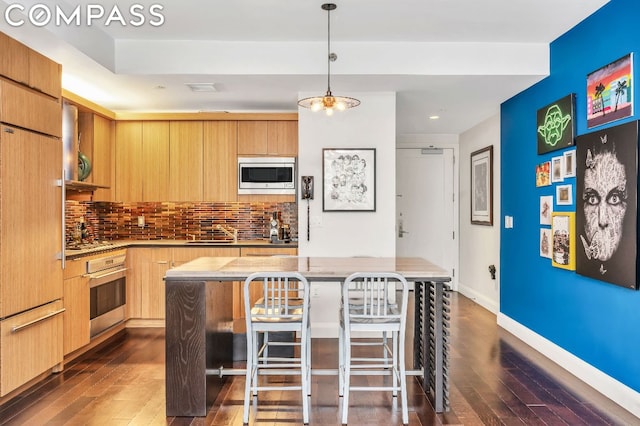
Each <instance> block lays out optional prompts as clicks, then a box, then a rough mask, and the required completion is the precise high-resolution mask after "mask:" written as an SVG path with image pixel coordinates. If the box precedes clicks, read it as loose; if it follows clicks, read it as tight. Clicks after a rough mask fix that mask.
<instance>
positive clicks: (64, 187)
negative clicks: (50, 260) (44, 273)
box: [60, 169, 67, 270]
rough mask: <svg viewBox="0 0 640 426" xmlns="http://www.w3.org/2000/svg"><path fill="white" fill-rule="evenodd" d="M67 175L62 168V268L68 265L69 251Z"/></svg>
mask: <svg viewBox="0 0 640 426" xmlns="http://www.w3.org/2000/svg"><path fill="white" fill-rule="evenodd" d="M66 175H67V171H66V170H65V169H62V179H60V192H62V250H61V252H60V260H61V263H62V264H61V266H62V270H64V268H65V267H66V266H67V259H66V257H67V253H65V246H66V244H65V241H64V240H65V239H66V237H67V236H66V232H65V231H66V229H65V227H66V224H65V220H64V219H65V217H64V216H65V211H66V209H65V203H66V201H67V183H66V182H65V180H64V179H65V176H66Z"/></svg>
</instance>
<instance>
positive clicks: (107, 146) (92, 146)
mask: <svg viewBox="0 0 640 426" xmlns="http://www.w3.org/2000/svg"><path fill="white" fill-rule="evenodd" d="M78 132H79V134H80V152H82V153H83V154H84V155H86V156H87V157H88V158H89V160H90V161H91V173H90V174H89V176H88V177H87V178H86V179H85V182H87V183H92V184H95V185H99V186H106V187H107V188H100V189H97V190H95V191H94V192H93V198H92V199H93V201H112V200H113V197H114V195H113V193H114V192H115V191H114V189H113V187H114V186H115V182H114V181H113V173H112V169H113V157H114V151H115V148H114V138H115V135H114V133H115V123H114V122H113V121H112V120H109V119H108V118H104V117H102V116H100V115H97V114H94V113H92V112H81V113H79V114H78Z"/></svg>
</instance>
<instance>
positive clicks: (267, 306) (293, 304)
mask: <svg viewBox="0 0 640 426" xmlns="http://www.w3.org/2000/svg"><path fill="white" fill-rule="evenodd" d="M256 281H257V282H260V283H261V287H262V289H261V299H260V301H259V303H257V304H255V305H254V306H253V307H252V306H251V304H250V300H249V297H250V296H249V286H250V285H251V283H252V282H256ZM244 287H245V289H244V306H245V315H246V318H247V320H248V321H267V322H297V321H302V320H303V319H305V320H306V317H307V315H306V311H307V310H308V306H309V283H308V282H307V280H306V278H304V277H303V276H302V275H301V274H299V273H297V272H289V273H284V272H275V273H269V272H259V273H254V274H252V275H250V276H249V277H247V279H246V280H245V285H244ZM301 302H302V303H301ZM305 322H306V321H305Z"/></svg>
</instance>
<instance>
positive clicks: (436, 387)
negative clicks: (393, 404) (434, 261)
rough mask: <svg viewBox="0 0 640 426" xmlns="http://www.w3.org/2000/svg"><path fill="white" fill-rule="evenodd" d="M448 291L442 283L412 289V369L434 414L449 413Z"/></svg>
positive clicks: (449, 309) (449, 304)
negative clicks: (419, 371)
mask: <svg viewBox="0 0 640 426" xmlns="http://www.w3.org/2000/svg"><path fill="white" fill-rule="evenodd" d="M450 291H451V289H450V287H449V286H448V285H447V284H446V283H442V282H423V283H416V286H415V303H416V305H415V334H414V344H413V345H414V347H413V352H414V368H415V369H421V370H422V371H423V374H422V378H423V381H422V387H423V389H424V391H425V393H426V394H427V395H428V396H429V398H430V399H431V402H432V403H433V406H434V409H435V411H436V413H441V412H443V411H449V326H450V319H451V316H450V313H451V300H450ZM425 331H426V332H425Z"/></svg>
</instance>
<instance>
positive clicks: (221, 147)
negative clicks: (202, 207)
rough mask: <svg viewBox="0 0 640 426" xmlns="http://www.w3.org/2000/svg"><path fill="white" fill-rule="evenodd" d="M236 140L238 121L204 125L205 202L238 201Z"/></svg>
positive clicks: (208, 122)
mask: <svg viewBox="0 0 640 426" xmlns="http://www.w3.org/2000/svg"><path fill="white" fill-rule="evenodd" d="M237 140H238V122H237V121H206V122H205V123H204V141H203V177H204V178H203V191H204V201H223V202H226V201H236V200H237V198H238V166H237V156H238V143H237Z"/></svg>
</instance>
